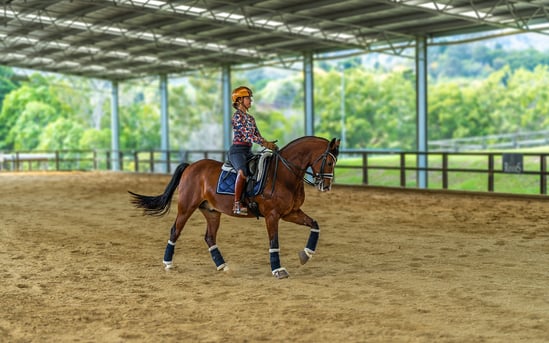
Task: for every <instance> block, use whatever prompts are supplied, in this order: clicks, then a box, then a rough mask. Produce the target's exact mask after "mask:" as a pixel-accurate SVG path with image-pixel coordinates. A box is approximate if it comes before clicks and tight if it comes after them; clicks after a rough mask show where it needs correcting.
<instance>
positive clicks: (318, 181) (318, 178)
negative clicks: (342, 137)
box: [271, 146, 337, 194]
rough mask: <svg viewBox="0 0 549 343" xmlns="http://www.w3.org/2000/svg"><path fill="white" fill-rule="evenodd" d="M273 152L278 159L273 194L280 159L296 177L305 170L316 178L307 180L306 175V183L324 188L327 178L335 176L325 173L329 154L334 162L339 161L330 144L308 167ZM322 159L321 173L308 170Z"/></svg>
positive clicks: (304, 179) (306, 173)
mask: <svg viewBox="0 0 549 343" xmlns="http://www.w3.org/2000/svg"><path fill="white" fill-rule="evenodd" d="M273 154H274V156H275V158H276V161H275V170H274V175H273V183H272V187H271V194H272V193H273V192H274V186H275V183H276V182H275V180H276V176H277V173H278V161H280V162H282V164H283V165H284V166H285V167H286V169H288V170H289V171H291V172H292V174H294V175H295V176H296V177H299V173H300V172H303V173H305V175H309V176H310V177H312V178H313V179H314V182H311V181H309V180H307V178H305V177H304V178H303V181H304V182H305V183H306V184H308V185H310V186H316V187H320V188H322V187H323V184H324V179H325V178H329V179H332V178H333V177H334V174H333V173H324V167H325V165H326V160H327V158H328V156H330V157H332V158H333V160H334V162H337V158H336V157H335V156H334V154H332V153H331V152H330V147H329V146H328V148H326V151H325V152H324V153H323V154H322V155H320V156H319V157H318V158H317V159H316V160H314V162H313V163H311V164H310V165H307V167H305V168H301V167H299V166H297V165H295V164H294V163H292V162H290V161H288V160H287V159H285V158H284V157H282V156H281V155H280V153H279V152H278V151H273ZM321 159H322V164H321V166H320V173H318V174H315V173H314V172H310V171H308V170H307V168H308V167H309V166H312V165H314V164H315V163H317V162H318V161H320V160H321ZM296 170H297V172H296Z"/></svg>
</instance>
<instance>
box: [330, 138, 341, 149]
mask: <svg viewBox="0 0 549 343" xmlns="http://www.w3.org/2000/svg"><path fill="white" fill-rule="evenodd" d="M340 142H341V140H340V139H337V138H332V140H331V141H330V150H333V149H337V148H339V143H340Z"/></svg>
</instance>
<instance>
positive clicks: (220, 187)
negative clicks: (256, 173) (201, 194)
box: [216, 170, 265, 196]
mask: <svg viewBox="0 0 549 343" xmlns="http://www.w3.org/2000/svg"><path fill="white" fill-rule="evenodd" d="M264 179H265V177H263V179H262V180H260V181H259V182H258V183H256V184H255V186H254V191H253V194H247V195H248V196H254V195H258V194H259V193H261V190H262V188H263V187H262V186H263V180H264ZM235 181H236V173H231V172H228V171H225V170H222V171H221V174H220V175H219V180H218V181H217V189H216V192H217V193H218V194H228V195H234V183H235Z"/></svg>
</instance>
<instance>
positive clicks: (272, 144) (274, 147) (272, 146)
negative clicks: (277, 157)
mask: <svg viewBox="0 0 549 343" xmlns="http://www.w3.org/2000/svg"><path fill="white" fill-rule="evenodd" d="M275 142H276V141H273V142H269V141H265V143H263V146H264V147H265V148H267V149H269V150H273V151H276V150H278V146H277V145H276V144H275Z"/></svg>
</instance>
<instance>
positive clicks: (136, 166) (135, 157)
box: [133, 151, 139, 173]
mask: <svg viewBox="0 0 549 343" xmlns="http://www.w3.org/2000/svg"><path fill="white" fill-rule="evenodd" d="M133 164H134V168H133V169H134V171H135V172H136V173H138V172H139V157H138V152H137V151H134V152H133Z"/></svg>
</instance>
